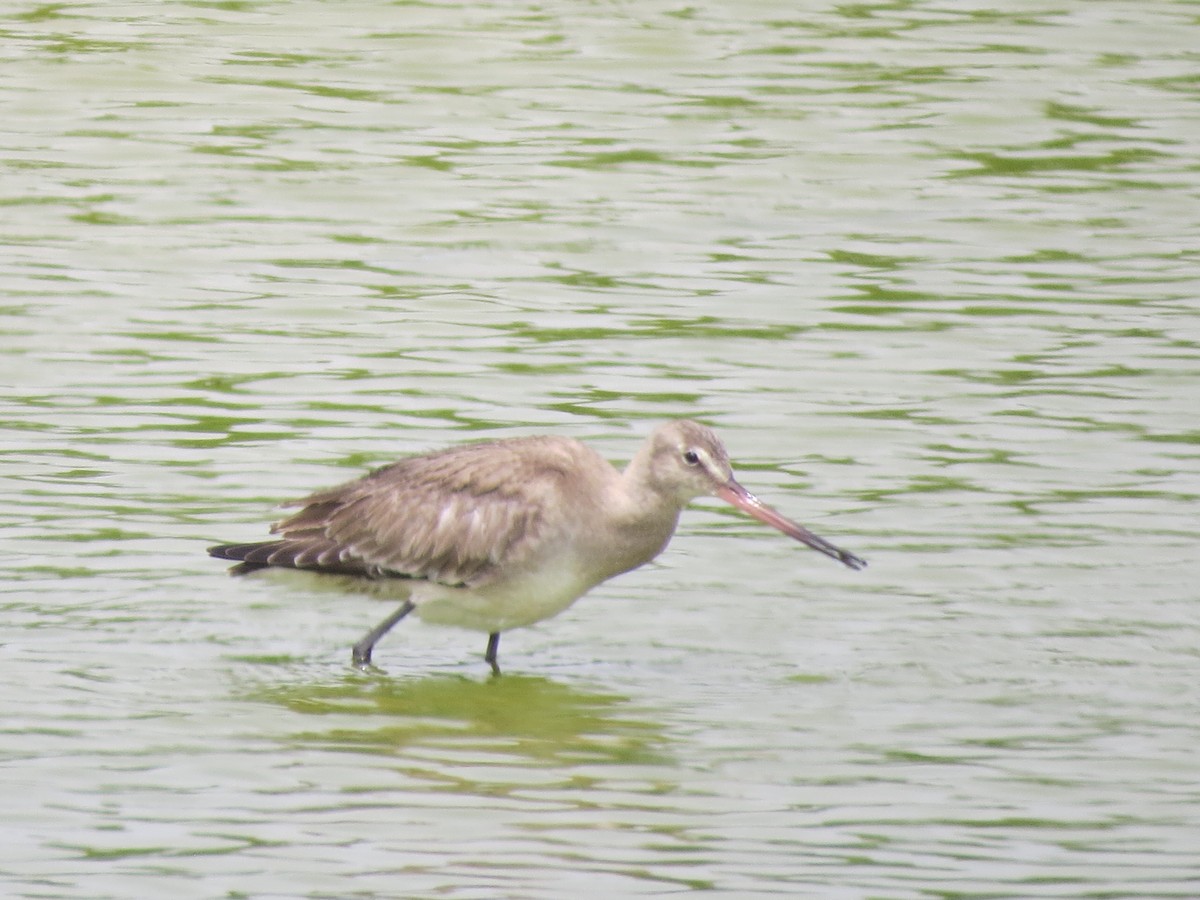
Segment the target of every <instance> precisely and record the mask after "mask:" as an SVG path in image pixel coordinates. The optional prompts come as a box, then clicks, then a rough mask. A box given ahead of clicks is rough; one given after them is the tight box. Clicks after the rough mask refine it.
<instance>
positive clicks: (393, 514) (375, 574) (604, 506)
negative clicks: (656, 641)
mask: <svg viewBox="0 0 1200 900" xmlns="http://www.w3.org/2000/svg"><path fill="white" fill-rule="evenodd" d="M706 494H707V495H715V496H717V497H720V498H721V499H722V500H725V501H726V502H728V503H731V504H733V505H734V506H735V507H737V508H738V509H741V510H743V511H744V512H747V513H749V514H750V515H751V516H753V517H754V518H756V519H758V520H759V521H761V522H765V523H766V524H768V525H771V526H773V527H775V528H777V529H779V530H780V531H782V532H783V533H784V534H786V535H788V536H789V537H792V538H795V539H796V540H797V541H800V542H801V543H804V544H807V545H808V546H809V547H812V548H813V549H815V550H819V551H820V552H821V553H824V554H825V555H826V556H830V557H833V558H834V559H836V560H838V561H839V562H841V563H844V564H845V565H847V566H849V567H850V568H851V569H861V568H863V567H864V566H866V564H867V563H866V561H865V560H864V559H862V558H860V557H858V556H855V555H854V554H853V553H849V552H847V551H845V550H842V549H840V548H839V547H835V546H834V545H833V544H831V543H829V542H828V541H826V540H825V539H824V538H820V537H818V536H817V535H815V534H813V533H812V532H811V531H809V530H808V529H807V528H805V527H804V526H802V525H798V524H796V523H795V522H793V521H791V520H790V519H787V518H785V517H784V516H782V515H780V514H779V513H778V512H776V511H775V510H774V509H772V508H771V507H769V506H767V505H766V504H765V503H763V502H762V501H761V500H759V499H758V498H757V497H755V496H754V495H753V494H751V493H750V492H749V491H747V490H746V489H745V488H744V487H742V486H741V485H740V484H738V482H737V481H736V480H734V477H733V470H732V468H731V467H730V463H729V454H728V453H727V452H726V450H725V446H724V444H722V443H721V439H720V438H718V437H717V435H716V433H715V432H714V431H713V430H712V429H711V428H708V427H706V426H704V425H700V424H699V423H697V422H691V421H686V420H682V421H675V422H668V423H666V424H664V425H661V426H659V427H658V428H657V429H656V430H655V431H654V432H653V433H652V434H651V435H650V436H649V437H648V438H647V439H646V441H645V443H644V444H643V445H642V447H641V449H640V450H638V452H637V454H636V455H635V456H634V457H633V459H632V460H631V461H630V463H629V465H628V466H626V467H625V469H624V471H620V470H618V469H616V468H615V467H614V466H612V465H611V464H610V463H609V462H608V461H607V460H606V459H605V458H604V457H603V456H601V455H600V454H599V453H597V452H596V451H595V450H592V449H591V448H590V447H588V446H587V445H586V444H583V443H581V442H580V441H577V440H574V439H572V438H565V437H553V436H549V435H542V436H536V437H519V438H510V439H507V440H498V441H491V442H487V443H478V444H465V445H461V446H457V447H451V448H450V449H447V450H441V451H437V452H434V453H429V454H425V455H422V456H412V457H408V458H406V459H401V460H400V461H399V462H395V463H392V464H391V465H388V466H384V467H383V468H381V469H376V470H375V471H373V472H371V473H369V474H367V475H365V476H363V477H362V478H359V479H357V480H355V481H350V482H347V483H346V484H342V485H339V486H337V487H333V488H329V489H327V490H324V491H318V492H317V493H315V494H312V495H311V496H308V497H305V498H304V499H302V500H295V501H292V502H290V503H285V504H284V506H298V507H300V511H299V512H297V513H295V514H294V515H292V516H290V517H289V518H286V519H284V520H283V521H281V522H278V523H276V524H275V525H274V526H272V528H271V533H272V534H275V535H277V537H276V538H275V539H273V540H269V541H261V542H258V543H251V544H222V545H220V546H217V547H210V548H209V550H208V552H209V553H210V554H211V555H212V556H215V557H218V558H220V559H227V560H234V561H236V562H237V563H238V564H237V565H236V566H233V567H232V568H231V569H230V572H231V573H232V574H238V575H240V574H245V573H249V572H254V571H257V570H260V569H267V568H290V569H302V570H307V571H310V572H316V573H321V574H322V575H323V576H325V577H336V578H341V579H343V580H345V581H347V582H349V583H350V584H351V585H352V586H354V587H357V588H359V589H365V590H367V591H369V592H373V593H383V594H386V595H391V596H394V597H396V598H397V599H402V600H403V602H402V603H401V605H400V607H399V608H398V609H396V611H395V612H393V613H392V614H391V615H390V616H388V617H387V618H386V619H384V620H383V621H382V622H380V623H379V624H378V625H377V626H375V627H374V628H372V629H371V630H370V631H369V632H367V634H365V635H364V636H363V638H362V640H360V641H359V642H358V643H357V644H355V645H354V649H353V654H352V657H351V659H352V661H353V663H354V664H355V665H356V666H360V667H365V666H368V665H370V663H371V651H372V650H373V649H374V647H375V644H376V643H377V642H378V641H379V639H380V638H382V637H383V636H384V635H385V634H387V632H388V631H389V630H391V628H392V626H394V625H395V624H396V623H397V622H399V621H400V620H401V619H403V618H404V617H405V616H407V615H408V614H409V613H411V612H415V613H416V614H417V615H418V616H420V617H421V619H423V620H425V621H429V622H434V623H439V624H445V625H457V626H461V627H465V628H470V629H474V630H477V631H482V632H484V633H486V634H487V635H488V642H487V650H486V652H485V654H484V659H485V660H486V661H487V662H488V664H489V665H490V666H491V667H492V671H493V672H494V673H495V674H497V675H498V674H499V673H500V666H499V663H498V662H497V651H498V649H499V646H500V635H501V634H502V633H503V632H505V631H508V630H510V629H513V628H520V627H522V626H524V625H532V624H533V623H534V622H539V621H541V620H542V619H548V618H550V617H551V616H554V615H557V614H558V613H560V612H562V611H563V610H564V609H566V608H567V607H568V606H570V605H571V604H572V603H574V602H575V601H576V600H577V599H579V597H581V596H582V595H583V594H584V593H586V592H587V591H588V590H590V589H591V588H593V587H595V586H596V585H598V584H600V583H601V582H602V581H606V580H608V579H609V578H612V577H613V576H614V575H619V574H621V573H622V572H628V571H629V570H630V569H635V568H637V567H638V566H640V565H642V564H643V563H647V562H649V561H650V560H652V559H654V557H656V556H658V554H659V553H661V552H662V551H663V550H664V549H665V548H666V546H667V543H668V541H670V539H671V535H672V534H673V533H674V532H675V526H676V524H677V523H678V521H679V513H680V512H681V511H682V510H683V508H684V507H685V506H687V505H688V503H690V502H691V501H692V500H694V499H695V498H697V497H700V496H703V495H706Z"/></svg>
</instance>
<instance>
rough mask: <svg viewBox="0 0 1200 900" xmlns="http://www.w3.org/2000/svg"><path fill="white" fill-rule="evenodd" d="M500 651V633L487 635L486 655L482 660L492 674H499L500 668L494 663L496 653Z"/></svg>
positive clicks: (494, 632)
mask: <svg viewBox="0 0 1200 900" xmlns="http://www.w3.org/2000/svg"><path fill="white" fill-rule="evenodd" d="M499 649H500V632H498V631H493V632H492V633H491V634H489V635H488V646H487V653H485V654H483V658H484V659H485V660H486V661H487V662H488V664H489V665H491V667H492V674H493V675H499V674H500V666H499V664H498V663H497V662H496V651H497V650H499Z"/></svg>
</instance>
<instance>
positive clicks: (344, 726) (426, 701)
mask: <svg viewBox="0 0 1200 900" xmlns="http://www.w3.org/2000/svg"><path fill="white" fill-rule="evenodd" d="M247 699H252V700H258V701H267V702H270V703H274V704H278V705H280V706H283V707H285V708H287V709H289V710H292V711H294V712H298V713H303V714H306V715H309V716H313V717H314V718H324V719H325V720H326V721H327V724H326V725H325V727H322V728H317V729H306V730H302V731H299V732H295V733H293V734H292V735H291V736H290V738H289V740H290V741H291V742H294V743H295V744H296V745H302V746H305V747H309V748H314V747H320V748H324V749H328V750H340V751H351V752H357V753H368V754H398V755H405V756H407V755H410V754H413V753H421V754H422V755H424V753H425V752H438V751H445V752H451V751H453V752H454V753H455V754H456V756H461V755H462V754H466V756H467V757H469V756H472V755H475V754H487V755H489V756H492V758H493V759H494V755H495V754H501V755H502V756H504V757H506V758H507V761H508V762H509V763H510V764H511V763H518V764H519V763H520V762H521V759H522V758H523V759H524V760H525V761H528V762H537V763H541V764H545V763H554V762H558V763H567V764H569V763H587V762H591V763H601V764H632V765H659V764H663V763H669V762H670V759H669V754H668V753H667V744H668V740H667V738H666V737H665V735H664V733H663V731H662V729H661V726H660V725H659V723H657V722H655V721H654V720H653V718H652V713H651V712H650V711H648V710H644V709H638V708H637V707H636V706H635V705H634V704H633V703H632V701H631V700H630V699H629V698H628V697H624V696H621V695H619V694H615V693H610V692H604V691H599V690H595V689H590V688H583V687H579V686H577V685H574V684H571V683H569V682H564V681H556V680H553V679H549V678H544V677H540V676H531V675H505V676H504V677H502V678H491V679H487V680H477V679H473V678H469V677H466V676H463V675H455V674H444V675H427V676H423V677H414V678H401V679H396V678H390V677H385V676H382V675H376V674H373V673H366V672H354V673H349V674H347V675H345V676H343V677H342V678H340V679H339V680H336V681H332V682H324V683H315V684H293V685H288V686H279V685H275V686H270V687H265V688H262V689H259V690H257V691H255V692H253V693H252V694H251V696H250V697H248V698H247Z"/></svg>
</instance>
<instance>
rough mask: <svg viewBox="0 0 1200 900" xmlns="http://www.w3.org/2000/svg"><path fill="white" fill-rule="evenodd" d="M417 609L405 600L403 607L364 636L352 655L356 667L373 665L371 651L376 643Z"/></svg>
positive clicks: (355, 646)
mask: <svg viewBox="0 0 1200 900" xmlns="http://www.w3.org/2000/svg"><path fill="white" fill-rule="evenodd" d="M415 608H416V604H414V603H413V602H412V601H411V600H405V601H404V603H403V604H402V605H401V607H400V608H399V609H398V610H396V611H395V612H394V613H392V614H391V615H390V616H388V617H387V618H386V619H384V620H383V621H382V622H380V623H379V624H378V625H376V626H375V627H374V628H372V629H371V630H370V631H368V632H367V633H366V634H365V635H363V639H362V640H361V641H359V642H358V643H357V644H355V645H354V650H353V651H352V652H351V654H350V659H351V660H353V662H354V665H356V666H369V665H370V664H371V650H372V649H373V648H374V647H375V644H376V642H377V641H378V640H379V639H380V638H381V637H383V636H384V635H385V634H387V633H388V632H389V631H391V630H392V626H393V625H395V624H396V623H397V622H399V621H400V620H401V619H403V618H404V617H405V616H407V615H408V614H409V613H410V612H412V611H413V610H414V609H415Z"/></svg>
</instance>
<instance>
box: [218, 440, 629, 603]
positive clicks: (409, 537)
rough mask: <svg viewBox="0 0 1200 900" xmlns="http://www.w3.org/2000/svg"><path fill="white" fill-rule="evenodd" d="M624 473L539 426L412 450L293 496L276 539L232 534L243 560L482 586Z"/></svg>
mask: <svg viewBox="0 0 1200 900" xmlns="http://www.w3.org/2000/svg"><path fill="white" fill-rule="evenodd" d="M618 477H619V475H618V473H617V472H616V470H615V469H613V468H612V466H611V465H609V463H608V462H607V461H605V460H604V459H603V458H602V457H600V456H599V455H598V454H596V453H595V451H593V450H591V449H590V448H588V447H587V446H586V445H584V444H582V443H581V442H579V441H576V440H573V439H571V438H564V437H557V436H538V437H528V438H512V439H508V440H501V441H492V442H488V443H482V444H467V445H463V446H458V447H452V448H449V449H447V450H442V451H438V452H435V453H431V454H426V455H423V456H413V457H408V458H406V459H402V460H400V461H398V462H395V463H392V464H391V465H388V466H384V467H383V468H381V469H377V470H375V471H374V472H371V473H369V474H368V475H366V476H364V477H362V478H359V479H356V480H355V481H351V482H347V483H345V484H341V485H338V486H336V487H333V488H329V489H327V490H323V491H318V492H317V493H315V494H312V495H310V496H308V497H305V498H304V499H301V500H298V501H293V502H292V503H288V504H286V505H287V506H299V507H300V510H299V511H298V512H296V513H295V514H294V515H292V516H290V517H289V518H287V519H284V520H283V521H281V522H279V523H277V524H276V525H275V526H274V527H273V528H272V532H273V533H275V534H276V535H278V537H277V538H276V539H275V540H272V541H266V542H262V543H259V544H243V545H225V546H223V547H215V548H213V549H212V551H210V552H213V554H214V555H216V556H220V557H222V558H226V559H235V560H239V561H241V562H242V563H243V566H244V567H261V566H287V567H292V568H299V569H308V570H316V571H326V572H331V573H336V574H344V575H345V574H348V575H359V576H362V577H366V578H389V577H390V578H397V577H399V578H419V579H425V580H428V581H434V582H439V583H442V584H450V585H467V586H473V585H476V584H479V583H482V582H486V581H487V580H489V579H490V578H494V577H496V576H497V575H498V573H500V572H502V571H505V570H510V571H511V570H513V569H515V568H519V567H520V566H521V564H522V562H523V561H524V559H525V558H526V557H527V556H529V555H530V554H531V553H534V552H536V551H537V550H538V549H539V547H542V548H544V543H543V542H544V539H545V537H546V535H547V534H551V533H555V532H558V533H562V532H564V528H565V525H564V521H563V520H564V519H565V518H569V517H570V516H571V515H572V513H573V510H574V509H575V508H576V507H577V506H578V505H579V504H580V503H586V502H589V501H590V500H594V499H595V497H594V496H588V495H595V494H596V493H597V492H602V491H603V490H604V488H605V485H606V483H608V482H609V481H611V480H612V479H616V478H618Z"/></svg>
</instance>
